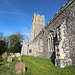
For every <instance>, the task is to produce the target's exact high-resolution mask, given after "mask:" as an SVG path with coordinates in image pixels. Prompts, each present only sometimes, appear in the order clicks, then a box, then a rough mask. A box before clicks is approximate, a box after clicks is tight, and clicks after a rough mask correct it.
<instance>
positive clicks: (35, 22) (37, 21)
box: [30, 13, 45, 41]
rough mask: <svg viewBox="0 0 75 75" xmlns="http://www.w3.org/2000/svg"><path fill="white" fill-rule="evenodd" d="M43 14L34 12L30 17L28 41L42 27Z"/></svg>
mask: <svg viewBox="0 0 75 75" xmlns="http://www.w3.org/2000/svg"><path fill="white" fill-rule="evenodd" d="M44 19H45V18H44V15H42V16H40V14H35V13H34V16H33V19H32V28H31V35H30V41H32V40H33V39H34V38H35V37H36V35H37V34H38V33H39V32H40V30H42V29H43V27H44Z"/></svg>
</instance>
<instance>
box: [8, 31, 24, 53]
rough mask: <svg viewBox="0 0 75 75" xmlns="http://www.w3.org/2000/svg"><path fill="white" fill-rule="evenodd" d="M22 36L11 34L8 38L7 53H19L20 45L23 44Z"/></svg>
mask: <svg viewBox="0 0 75 75" xmlns="http://www.w3.org/2000/svg"><path fill="white" fill-rule="evenodd" d="M23 39H24V38H23V35H22V34H20V33H19V32H17V33H16V34H12V35H10V36H9V37H8V41H9V44H8V46H9V50H8V52H9V53H10V52H13V53H16V52H20V51H21V46H22V45H21V44H22V42H23Z"/></svg>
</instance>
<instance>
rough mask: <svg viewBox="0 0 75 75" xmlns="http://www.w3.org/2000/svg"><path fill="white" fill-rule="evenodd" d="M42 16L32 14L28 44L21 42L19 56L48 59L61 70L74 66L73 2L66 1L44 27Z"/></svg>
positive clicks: (74, 30)
mask: <svg viewBox="0 0 75 75" xmlns="http://www.w3.org/2000/svg"><path fill="white" fill-rule="evenodd" d="M44 23H45V18H44V15H42V16H41V15H40V14H36V13H34V15H33V18H32V28H31V35H30V42H25V41H23V45H22V49H21V55H32V56H39V57H41V58H46V59H50V60H51V61H52V62H53V63H54V64H55V66H58V67H60V68H63V67H65V66H69V65H74V64H75V0H68V1H67V3H66V4H65V5H63V6H62V7H61V8H60V10H59V11H58V12H57V13H56V14H55V15H54V17H53V18H52V19H51V20H50V21H49V22H48V23H47V25H46V26H45V25H44Z"/></svg>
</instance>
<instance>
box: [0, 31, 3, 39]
mask: <svg viewBox="0 0 75 75" xmlns="http://www.w3.org/2000/svg"><path fill="white" fill-rule="evenodd" d="M0 40H3V32H0Z"/></svg>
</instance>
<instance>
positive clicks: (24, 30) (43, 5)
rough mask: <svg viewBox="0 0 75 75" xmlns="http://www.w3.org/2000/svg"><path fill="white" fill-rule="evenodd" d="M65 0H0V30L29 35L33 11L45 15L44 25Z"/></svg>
mask: <svg viewBox="0 0 75 75" xmlns="http://www.w3.org/2000/svg"><path fill="white" fill-rule="evenodd" d="M66 2H67V0H0V32H4V36H9V35H11V34H13V33H15V32H20V33H21V34H23V35H28V36H30V31H31V26H32V17H33V14H34V12H35V13H37V12H38V13H39V14H40V15H42V14H44V15H45V25H46V24H47V22H49V20H50V19H51V18H52V17H53V16H54V14H55V13H56V12H58V11H59V9H60V8H61V6H62V5H63V4H65V3H66Z"/></svg>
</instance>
